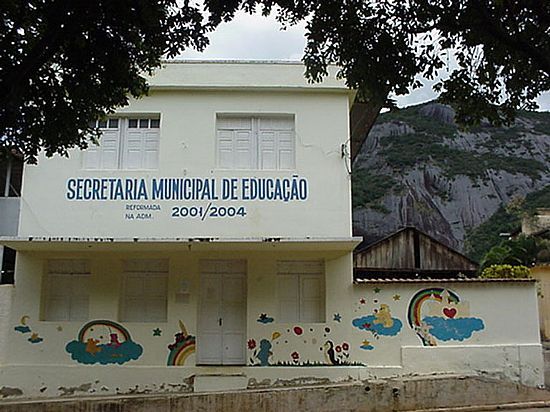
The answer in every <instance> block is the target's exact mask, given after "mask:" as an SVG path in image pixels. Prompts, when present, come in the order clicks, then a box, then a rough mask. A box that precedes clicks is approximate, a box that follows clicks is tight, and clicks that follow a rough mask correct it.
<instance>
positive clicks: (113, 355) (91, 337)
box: [65, 319, 143, 365]
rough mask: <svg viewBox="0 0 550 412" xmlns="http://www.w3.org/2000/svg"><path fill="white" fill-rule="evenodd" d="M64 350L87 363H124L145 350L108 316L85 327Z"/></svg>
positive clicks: (81, 361) (79, 361)
mask: <svg viewBox="0 0 550 412" xmlns="http://www.w3.org/2000/svg"><path fill="white" fill-rule="evenodd" d="M65 350H66V351H67V352H68V353H69V354H70V355H71V358H72V359H73V360H75V361H77V362H78V363H83V364H86V365H94V364H96V363H99V364H101V365H110V364H118V365H122V364H123V363H126V362H129V361H131V360H137V359H138V358H139V357H140V356H141V354H142V353H143V347H142V346H141V345H139V344H137V343H135V342H133V341H132V337H131V336H130V333H129V332H128V330H127V329H126V328H125V327H123V326H122V325H120V324H119V323H116V322H113V321H111V320H106V319H100V320H93V321H91V322H88V323H86V324H85V325H84V326H82V328H81V329H80V331H79V332H78V336H77V339H76V340H73V341H71V342H69V343H67V345H66V346H65Z"/></svg>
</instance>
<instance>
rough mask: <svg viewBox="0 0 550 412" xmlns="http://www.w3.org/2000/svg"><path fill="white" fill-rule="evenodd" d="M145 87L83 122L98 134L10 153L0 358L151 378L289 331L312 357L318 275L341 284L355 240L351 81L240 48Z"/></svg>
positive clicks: (237, 357)
mask: <svg viewBox="0 0 550 412" xmlns="http://www.w3.org/2000/svg"><path fill="white" fill-rule="evenodd" d="M150 86H151V88H150V92H149V95H148V96H147V97H145V98H143V99H139V100H133V101H132V102H131V104H130V105H129V106H127V107H125V108H123V109H121V110H120V111H118V112H117V113H116V114H114V115H112V116H110V117H109V118H107V119H103V120H99V121H98V122H97V126H98V127H99V128H101V130H102V132H103V135H102V137H101V140H100V145H99V146H95V145H91V146H90V147H89V149H88V150H85V151H79V150H75V151H72V152H71V153H70V156H69V157H68V158H60V157H55V158H52V159H46V158H40V160H39V163H38V165H37V166H27V167H26V168H25V172H24V183H23V195H22V198H23V199H24V201H23V204H22V207H21V219H20V230H19V237H18V240H16V241H13V242H11V243H10V244H12V246H14V247H15V248H17V249H18V251H19V259H18V263H17V273H18V276H17V287H16V296H15V304H14V308H13V310H14V313H17V315H16V317H19V323H20V326H21V327H20V328H19V329H18V330H19V331H20V332H19V333H16V334H12V335H11V336H10V338H11V339H12V341H11V343H10V345H9V353H8V355H7V356H8V358H9V362H10V363H17V364H25V365H27V364H28V365H35V366H44V367H46V365H47V368H46V369H47V373H48V374H50V373H51V374H52V376H55V375H57V376H59V370H58V367H62V366H66V365H70V366H76V365H81V366H83V367H84V371H85V372H84V373H85V374H88V373H89V372H88V371H86V369H85V368H86V366H87V365H91V364H94V365H103V366H105V368H103V369H104V370H106V369H112V368H113V365H114V366H116V367H117V368H116V371H115V370H112V371H109V372H105V375H106V376H107V375H108V376H111V375H113V374H115V375H117V374H118V373H119V372H121V369H120V367H134V366H135V367H138V366H139V367H140V368H138V370H139V371H140V373H141V371H143V374H144V377H143V378H142V379H144V380H143V382H150V383H152V384H154V383H157V384H159V385H160V384H162V383H164V382H166V372H165V370H166V367H167V366H178V367H191V368H193V367H195V366H197V365H218V366H221V365H223V366H226V365H240V366H244V365H253V364H258V365H260V364H262V365H267V364H268V363H276V362H281V363H285V362H287V363H289V364H290V365H293V364H298V362H297V359H296V355H294V356H293V355H292V354H293V353H294V352H296V351H297V348H296V346H295V345H294V344H293V343H292V341H299V342H300V343H301V344H302V346H304V348H309V347H311V348H313V349H311V353H306V352H302V353H300V357H301V359H299V361H300V363H301V362H305V361H308V362H312V363H317V364H320V365H321V364H324V363H325V362H326V361H325V353H324V351H321V350H320V347H323V344H324V343H325V341H326V340H327V339H324V338H323V335H324V334H325V332H324V326H323V327H321V326H320V325H324V323H326V322H327V321H329V320H330V321H332V319H328V316H331V315H327V313H330V314H332V313H333V312H337V311H338V310H337V308H336V307H333V306H334V304H335V303H333V302H335V300H333V299H326V298H327V290H330V291H331V292H330V294H331V295H333V296H334V298H337V296H338V295H343V294H344V293H345V292H346V290H347V289H349V287H350V286H351V279H352V278H351V276H352V268H351V265H352V260H351V251H352V249H353V247H354V246H355V245H356V244H357V243H358V241H357V239H354V238H352V236H351V203H350V202H351V201H350V175H349V158H348V157H347V156H346V155H345V153H346V151H347V147H348V145H349V131H348V130H349V126H348V115H349V110H350V104H351V102H352V101H353V97H354V93H353V92H352V91H350V90H349V89H347V88H346V87H345V85H344V84H343V82H342V81H339V80H336V79H335V77H334V71H333V72H332V76H331V77H329V78H327V80H326V81H324V82H322V83H319V84H309V83H308V82H307V81H306V80H305V79H304V77H303V66H302V65H300V64H262V63H245V62H243V63H238V64H236V63H201V62H187V63H169V64H166V65H165V66H164V67H163V68H162V69H161V70H159V72H158V73H157V74H156V75H155V76H154V77H153V78H151V80H150ZM274 324H277V325H279V328H280V329H281V332H279V333H280V334H281V336H280V337H274V333H272V332H270V333H269V336H267V335H266V333H265V329H266V327H270V326H273V325H274ZM297 325H300V326H297ZM295 327H296V328H297V327H300V328H302V330H304V331H305V332H304V334H308V335H312V336H311V337H308V338H307V339H308V342H307V345H306V344H305V343H304V341H305V336H301V335H303V334H296V333H294V328H295ZM27 329H28V330H29V332H28V333H27V332H24V331H26V330H27ZM289 329H292V332H291V333H287V330H289ZM310 329H312V330H313V329H314V330H315V333H312V332H311V331H310ZM287 334H288V335H289V336H282V335H287ZM31 337H32V338H31ZM27 338H28V339H31V340H30V341H29V340H28V339H27ZM313 340H316V341H317V342H316V343H315V344H313V343H312V341H313ZM20 341H21V342H23V344H22V343H21V342H20ZM249 348H250V349H249ZM52 365H58V367H54V366H52ZM107 365H110V367H108V366H107ZM143 367H145V368H146V369H143ZM96 369H97V368H96ZM172 369H173V368H172ZM68 370H70V371H73V370H76V369H75V368H69V369H68ZM209 370H211V369H209ZM71 373H72V372H71ZM76 373H77V374H78V373H80V372H76ZM127 373H128V371H126V372H124V373H123V374H122V375H121V376H124V374H127ZM135 373H137V372H135ZM131 374H132V375H133V374H134V372H131ZM155 374H157V377H155V376H154V375H155ZM191 374H195V372H193V373H189V374H188V375H191ZM176 375H177V376H178V377H184V376H185V375H186V373H182V371H181V370H177V371H176V372H175V374H174V376H176ZM145 376H146V377H145ZM116 379H120V377H119V378H116ZM44 380H46V379H45V378H44ZM71 380H72V379H71ZM107 380H109V379H107ZM108 386H109V387H110V388H112V387H114V386H116V385H114V384H113V383H111V384H109V385H108Z"/></svg>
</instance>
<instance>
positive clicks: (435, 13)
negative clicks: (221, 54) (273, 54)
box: [205, 0, 550, 124]
mask: <svg viewBox="0 0 550 412" xmlns="http://www.w3.org/2000/svg"><path fill="white" fill-rule="evenodd" d="M205 3H206V5H207V8H208V9H209V10H210V12H211V13H212V19H213V22H214V23H217V22H219V21H221V20H229V19H231V18H232V17H233V15H234V13H235V10H238V9H239V8H242V9H245V10H248V11H251V10H253V9H254V7H255V6H256V5H258V4H261V5H262V6H263V8H264V9H263V10H264V13H265V14H268V13H270V12H271V11H272V10H273V9H275V10H277V12H278V18H279V20H280V21H281V22H282V23H283V24H294V23H296V22H297V21H300V20H303V19H307V32H306V37H307V46H306V50H305V55H304V62H305V64H306V66H307V72H306V73H307V75H308V76H309V77H310V78H311V79H312V80H319V79H320V78H321V77H322V76H323V75H325V74H326V72H327V70H326V68H327V65H328V64H330V63H335V64H337V65H339V66H340V67H341V72H340V74H341V76H342V77H344V78H345V79H346V80H347V83H348V85H349V86H350V87H352V88H356V89H358V90H359V93H360V97H362V98H363V99H367V100H369V99H370V100H373V99H374V100H384V101H386V100H387V96H388V94H390V93H393V94H397V95H403V94H406V93H408V92H409V91H410V90H411V88H415V87H419V86H420V82H419V80H418V76H419V75H422V76H424V77H426V78H428V79H432V78H434V77H435V76H436V74H437V73H438V72H439V71H440V70H441V69H443V68H445V67H446V66H448V65H449V63H450V61H451V59H456V63H457V65H458V67H457V69H456V70H454V71H452V73H451V74H450V76H449V78H448V79H447V80H445V81H443V82H440V83H439V84H438V85H437V90H439V91H441V98H442V100H443V101H444V102H447V103H451V104H453V106H454V107H455V108H456V110H457V119H458V120H459V122H460V123H463V124H476V123H479V122H480V121H481V120H482V119H483V118H488V119H489V120H491V121H492V122H494V123H499V122H503V121H507V120H511V119H512V118H513V116H514V113H515V110H516V109H518V108H527V109H533V108H535V107H536V106H535V103H534V99H535V97H536V96H538V95H539V94H540V93H541V92H542V91H545V90H548V89H549V88H550V79H549V73H550V36H549V26H550V2H547V1H540V0H525V1H518V0H410V1H392V0H383V1H378V0H320V1H310V2H308V1H304V0H295V1H289V0H206V2H205Z"/></svg>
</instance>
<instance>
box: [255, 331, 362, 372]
mask: <svg viewBox="0 0 550 412" xmlns="http://www.w3.org/2000/svg"><path fill="white" fill-rule="evenodd" d="M331 332H332V329H331V328H330V327H329V326H326V325H321V326H318V327H309V328H306V327H303V326H300V325H295V326H293V327H290V328H288V329H286V330H276V331H274V332H273V333H272V334H271V338H260V339H257V340H256V339H248V342H247V346H248V352H249V362H248V363H249V365H251V366H345V365H348V366H349V365H363V364H362V363H357V362H351V361H350V360H349V358H350V354H349V350H350V345H349V343H348V342H337V341H334V339H332V338H330V334H331ZM317 350H318V351H317ZM304 354H305V355H304Z"/></svg>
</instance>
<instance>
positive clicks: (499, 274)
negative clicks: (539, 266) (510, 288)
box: [480, 265, 531, 279]
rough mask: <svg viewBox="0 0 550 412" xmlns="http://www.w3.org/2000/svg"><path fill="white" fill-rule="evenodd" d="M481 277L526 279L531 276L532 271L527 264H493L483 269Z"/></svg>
mask: <svg viewBox="0 0 550 412" xmlns="http://www.w3.org/2000/svg"><path fill="white" fill-rule="evenodd" d="M480 277H481V278H485V279H498V278H504V279H526V278H530V277H531V271H530V270H529V268H528V267H527V266H512V265H491V266H489V267H487V268H485V269H483V271H482V272H481V276H480Z"/></svg>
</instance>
